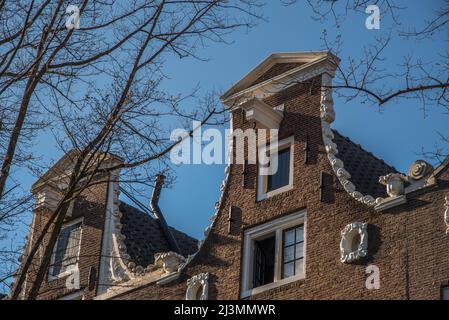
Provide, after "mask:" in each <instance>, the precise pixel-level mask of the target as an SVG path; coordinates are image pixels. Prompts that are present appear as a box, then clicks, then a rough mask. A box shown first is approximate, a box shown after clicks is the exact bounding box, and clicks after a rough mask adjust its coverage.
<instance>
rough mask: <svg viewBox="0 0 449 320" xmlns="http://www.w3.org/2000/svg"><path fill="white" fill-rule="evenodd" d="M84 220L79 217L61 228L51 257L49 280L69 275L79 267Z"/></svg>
mask: <svg viewBox="0 0 449 320" xmlns="http://www.w3.org/2000/svg"><path fill="white" fill-rule="evenodd" d="M81 226H82V221H80V220H79V219H77V220H76V221H74V222H70V223H69V224H66V225H65V226H63V227H62V228H61V232H60V234H59V237H58V240H57V242H56V245H55V249H54V251H53V255H52V258H51V266H50V270H49V280H54V279H57V278H61V277H64V276H67V275H69V274H71V273H72V272H73V270H75V269H76V268H77V267H78V258H79V251H80V244H81Z"/></svg>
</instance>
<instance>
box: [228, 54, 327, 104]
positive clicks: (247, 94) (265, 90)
mask: <svg viewBox="0 0 449 320" xmlns="http://www.w3.org/2000/svg"><path fill="white" fill-rule="evenodd" d="M334 72H335V64H333V63H332V62H331V61H329V60H328V59H327V58H321V59H318V60H316V61H313V62H311V63H307V64H304V65H301V66H299V67H297V68H293V69H291V70H289V71H287V72H284V73H282V74H280V75H278V76H276V77H273V78H271V79H268V80H266V81H263V82H261V83H259V84H257V85H254V86H251V87H249V88H247V89H244V90H242V91H239V92H237V93H234V94H231V95H230V96H227V95H226V94H225V95H223V96H222V102H223V103H224V104H225V105H227V106H228V107H230V108H235V107H236V105H238V104H239V102H241V101H244V100H246V99H249V98H252V97H256V98H259V99H261V100H263V99H265V98H267V97H269V96H272V95H274V94H276V93H278V92H280V91H282V90H285V89H287V88H289V87H291V86H294V85H296V84H298V83H301V82H304V81H307V80H309V79H311V78H314V77H316V76H318V75H321V74H328V75H330V76H333V75H334Z"/></svg>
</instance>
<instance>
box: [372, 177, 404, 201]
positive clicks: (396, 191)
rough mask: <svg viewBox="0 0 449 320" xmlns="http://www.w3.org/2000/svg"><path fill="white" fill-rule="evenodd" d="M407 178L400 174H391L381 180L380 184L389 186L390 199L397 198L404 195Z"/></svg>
mask: <svg viewBox="0 0 449 320" xmlns="http://www.w3.org/2000/svg"><path fill="white" fill-rule="evenodd" d="M406 181H407V177H405V176H404V175H403V174H400V173H389V174H387V175H386V176H382V177H380V178H379V182H380V183H381V184H383V185H385V186H387V194H388V195H389V196H390V197H397V196H400V195H403V194H404V182H406Z"/></svg>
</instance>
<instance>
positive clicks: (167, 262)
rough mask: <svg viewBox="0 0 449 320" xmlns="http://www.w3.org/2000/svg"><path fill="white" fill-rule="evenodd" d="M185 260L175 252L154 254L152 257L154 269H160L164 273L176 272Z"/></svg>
mask: <svg viewBox="0 0 449 320" xmlns="http://www.w3.org/2000/svg"><path fill="white" fill-rule="evenodd" d="M185 261H186V259H185V258H184V257H183V256H181V255H179V254H177V253H175V252H164V253H156V254H155V255H154V267H155V268H162V269H163V270H164V272H165V273H173V272H177V271H178V270H179V268H180V267H182V265H183V264H184V263H185Z"/></svg>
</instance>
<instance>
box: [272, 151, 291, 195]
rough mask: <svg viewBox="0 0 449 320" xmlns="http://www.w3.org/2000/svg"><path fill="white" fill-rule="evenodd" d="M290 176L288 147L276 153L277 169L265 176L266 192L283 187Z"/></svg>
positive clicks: (287, 182)
mask: <svg viewBox="0 0 449 320" xmlns="http://www.w3.org/2000/svg"><path fill="white" fill-rule="evenodd" d="M289 177H290V147H287V148H285V149H283V150H281V151H279V153H278V170H277V172H276V173H275V174H273V175H270V176H268V177H267V192H270V191H274V190H276V189H279V188H282V187H285V186H287V185H288V184H289V180H290V179H289Z"/></svg>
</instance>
